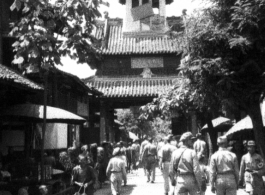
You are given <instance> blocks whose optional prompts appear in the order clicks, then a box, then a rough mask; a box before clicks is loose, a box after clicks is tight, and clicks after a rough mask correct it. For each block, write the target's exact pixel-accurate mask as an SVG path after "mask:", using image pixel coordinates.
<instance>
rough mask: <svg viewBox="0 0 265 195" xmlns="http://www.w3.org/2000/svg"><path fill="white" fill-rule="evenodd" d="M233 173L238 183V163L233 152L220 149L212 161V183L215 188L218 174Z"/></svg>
mask: <svg viewBox="0 0 265 195" xmlns="http://www.w3.org/2000/svg"><path fill="white" fill-rule="evenodd" d="M223 173H232V174H234V175H235V179H236V182H238V174H239V168H238V161H237V157H236V155H235V154H234V153H233V152H230V151H229V150H228V149H227V148H221V147H220V148H219V150H218V151H217V152H215V153H214V154H213V155H212V157H211V161H210V182H211V184H212V186H214V182H215V180H216V176H217V174H223Z"/></svg>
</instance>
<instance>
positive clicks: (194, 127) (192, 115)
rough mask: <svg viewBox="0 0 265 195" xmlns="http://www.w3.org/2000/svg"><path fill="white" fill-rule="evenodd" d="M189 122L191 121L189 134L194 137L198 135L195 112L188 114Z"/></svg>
mask: <svg viewBox="0 0 265 195" xmlns="http://www.w3.org/2000/svg"><path fill="white" fill-rule="evenodd" d="M190 120H191V132H192V134H193V135H194V136H195V135H196V134H197V133H198V130H197V116H196V112H191V113H190Z"/></svg>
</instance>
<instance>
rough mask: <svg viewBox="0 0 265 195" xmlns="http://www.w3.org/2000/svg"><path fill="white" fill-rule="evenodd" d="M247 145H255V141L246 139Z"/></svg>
mask: <svg viewBox="0 0 265 195" xmlns="http://www.w3.org/2000/svg"><path fill="white" fill-rule="evenodd" d="M247 145H248V146H256V143H255V141H253V140H250V141H248V144H247Z"/></svg>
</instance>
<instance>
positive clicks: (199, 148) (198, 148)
mask: <svg viewBox="0 0 265 195" xmlns="http://www.w3.org/2000/svg"><path fill="white" fill-rule="evenodd" d="M196 138H197V140H196V141H195V143H194V144H193V148H194V150H195V152H196V154H197V157H198V159H199V161H202V162H204V163H205V164H206V161H207V160H206V151H207V147H206V142H205V141H204V140H203V139H202V134H201V133H197V134H196Z"/></svg>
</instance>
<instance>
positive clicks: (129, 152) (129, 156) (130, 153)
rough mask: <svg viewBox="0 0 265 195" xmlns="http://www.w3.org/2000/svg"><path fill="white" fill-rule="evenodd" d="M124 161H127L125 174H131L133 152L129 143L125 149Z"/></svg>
mask: <svg viewBox="0 0 265 195" xmlns="http://www.w3.org/2000/svg"><path fill="white" fill-rule="evenodd" d="M126 159H127V170H126V171H127V173H130V172H131V167H132V161H133V150H132V143H131V142H129V143H128V146H127V148H126Z"/></svg>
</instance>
